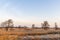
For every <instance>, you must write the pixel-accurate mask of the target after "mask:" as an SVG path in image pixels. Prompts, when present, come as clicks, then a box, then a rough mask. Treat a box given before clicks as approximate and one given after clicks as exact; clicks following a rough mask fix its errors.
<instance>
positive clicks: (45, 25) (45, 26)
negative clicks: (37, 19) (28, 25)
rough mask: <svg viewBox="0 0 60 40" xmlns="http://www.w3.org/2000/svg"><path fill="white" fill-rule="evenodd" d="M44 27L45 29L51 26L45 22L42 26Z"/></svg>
mask: <svg viewBox="0 0 60 40" xmlns="http://www.w3.org/2000/svg"><path fill="white" fill-rule="evenodd" d="M42 26H43V28H44V29H47V28H49V24H48V22H47V21H44V23H43V24H42Z"/></svg>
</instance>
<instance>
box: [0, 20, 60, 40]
mask: <svg viewBox="0 0 60 40" xmlns="http://www.w3.org/2000/svg"><path fill="white" fill-rule="evenodd" d="M6 24H7V25H6ZM1 26H2V27H0V40H60V28H58V26H57V24H56V23H55V28H49V24H48V21H44V22H43V23H42V25H41V26H42V27H35V24H32V27H31V28H29V27H27V26H24V27H21V26H18V27H14V25H13V21H12V19H9V20H7V21H5V22H3V23H1Z"/></svg>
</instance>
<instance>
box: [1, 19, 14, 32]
mask: <svg viewBox="0 0 60 40" xmlns="http://www.w3.org/2000/svg"><path fill="white" fill-rule="evenodd" d="M13 25H14V24H13V21H12V19H9V20H7V21H5V22H2V23H1V27H6V30H7V31H8V28H9V27H13Z"/></svg>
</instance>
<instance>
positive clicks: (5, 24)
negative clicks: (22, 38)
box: [1, 19, 58, 30]
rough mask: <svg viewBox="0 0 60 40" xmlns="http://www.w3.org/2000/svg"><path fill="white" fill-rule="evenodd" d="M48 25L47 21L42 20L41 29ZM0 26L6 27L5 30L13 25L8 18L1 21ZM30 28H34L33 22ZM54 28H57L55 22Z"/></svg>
mask: <svg viewBox="0 0 60 40" xmlns="http://www.w3.org/2000/svg"><path fill="white" fill-rule="evenodd" d="M49 26H50V25H49V23H48V21H44V22H43V23H41V28H43V29H48V28H49ZM1 27H6V28H7V30H8V28H9V27H11V28H12V27H14V23H13V20H12V19H8V20H7V21H5V22H2V23H1ZM18 27H21V26H20V25H19V26H18ZM24 28H27V26H24ZM32 28H35V24H32ZM55 29H58V25H57V23H55Z"/></svg>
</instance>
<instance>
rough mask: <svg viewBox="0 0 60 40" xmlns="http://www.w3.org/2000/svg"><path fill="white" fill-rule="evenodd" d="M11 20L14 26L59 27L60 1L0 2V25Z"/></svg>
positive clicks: (1, 0) (6, 0)
mask: <svg viewBox="0 0 60 40" xmlns="http://www.w3.org/2000/svg"><path fill="white" fill-rule="evenodd" d="M8 19H12V20H13V21H14V23H15V25H22V26H24V25H26V26H31V25H32V24H35V25H36V26H41V23H43V21H48V22H49V24H50V25H51V27H53V26H54V23H55V22H57V24H58V26H60V0H0V23H1V22H3V21H5V20H8Z"/></svg>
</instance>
